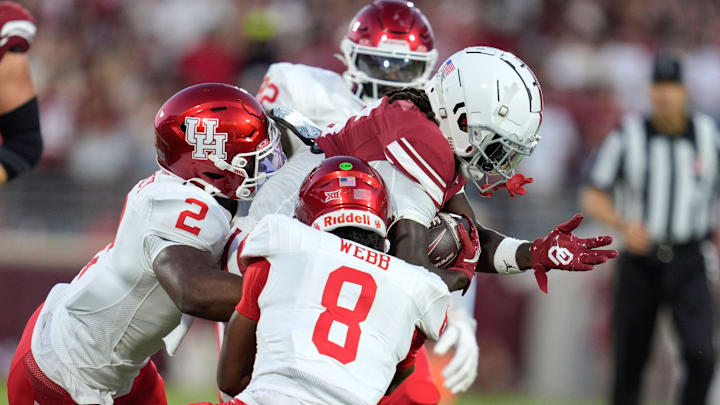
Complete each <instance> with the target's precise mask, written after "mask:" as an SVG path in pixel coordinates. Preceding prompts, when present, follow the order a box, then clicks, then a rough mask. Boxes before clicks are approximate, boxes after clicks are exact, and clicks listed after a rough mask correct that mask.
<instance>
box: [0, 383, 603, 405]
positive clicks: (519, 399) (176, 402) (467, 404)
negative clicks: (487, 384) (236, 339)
mask: <svg viewBox="0 0 720 405" xmlns="http://www.w3.org/2000/svg"><path fill="white" fill-rule="evenodd" d="M167 394H168V404H170V405H185V404H188V403H191V402H197V401H208V400H216V399H217V397H216V396H215V395H216V394H215V391H214V390H212V389H208V390H206V391H200V392H186V391H182V390H180V389H179V388H178V387H176V386H168V387H167ZM456 404H457V405H476V404H480V405H600V404H602V402H600V401H578V400H573V401H554V400H545V399H533V398H529V397H523V396H514V395H499V396H487V395H480V394H468V395H465V396H463V398H462V399H460V400H459V401H458V402H457V403H456ZM0 405H8V402H7V389H6V385H5V382H4V381H3V382H2V384H0Z"/></svg>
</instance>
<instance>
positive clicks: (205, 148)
mask: <svg viewBox="0 0 720 405" xmlns="http://www.w3.org/2000/svg"><path fill="white" fill-rule="evenodd" d="M200 124H202V127H204V128H205V130H204V131H198V126H200ZM219 124H220V120H219V119H218V118H196V117H185V140H186V141H187V143H189V144H190V145H192V146H193V147H194V149H193V153H192V157H193V159H200V160H207V158H208V156H210V154H213V155H215V156H217V158H218V159H221V160H225V159H227V153H226V152H225V142H227V137H228V134H227V133H226V132H215V129H216V128H217V127H218V125H219Z"/></svg>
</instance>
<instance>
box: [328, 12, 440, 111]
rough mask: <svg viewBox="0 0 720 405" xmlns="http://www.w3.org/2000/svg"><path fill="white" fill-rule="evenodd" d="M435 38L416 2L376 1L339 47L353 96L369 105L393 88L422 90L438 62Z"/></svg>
mask: <svg viewBox="0 0 720 405" xmlns="http://www.w3.org/2000/svg"><path fill="white" fill-rule="evenodd" d="M434 45H435V36H434V35H433V32H432V28H431V27H430V23H429V22H428V20H427V18H425V15H424V14H423V13H422V12H421V11H420V10H418V9H417V8H416V7H415V5H414V4H413V3H412V2H409V1H400V0H376V1H375V2H374V3H372V4H370V5H367V6H365V7H363V8H362V9H361V10H360V11H359V12H358V13H357V14H356V15H355V17H354V18H353V19H352V21H351V22H350V28H349V31H348V35H347V37H346V38H344V39H343V40H342V42H341V43H340V49H341V50H342V52H343V56H344V61H345V64H346V65H347V70H346V71H345V73H343V77H344V78H345V80H346V81H348V82H349V83H350V85H351V86H353V91H354V92H355V94H356V95H357V96H359V97H362V98H364V99H366V100H374V99H377V98H379V97H382V95H383V94H384V93H386V92H387V91H389V90H392V89H393V88H400V87H417V88H422V87H423V86H424V85H425V83H426V82H427V81H428V79H429V78H430V75H431V74H432V72H433V68H434V67H435V62H437V57H438V53H437V50H436V49H435V46H434Z"/></svg>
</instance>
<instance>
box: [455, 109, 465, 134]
mask: <svg viewBox="0 0 720 405" xmlns="http://www.w3.org/2000/svg"><path fill="white" fill-rule="evenodd" d="M457 124H458V127H459V128H460V130H461V131H463V132H465V133H467V131H468V126H467V114H465V113H462V114H460V116H459V117H458V119H457Z"/></svg>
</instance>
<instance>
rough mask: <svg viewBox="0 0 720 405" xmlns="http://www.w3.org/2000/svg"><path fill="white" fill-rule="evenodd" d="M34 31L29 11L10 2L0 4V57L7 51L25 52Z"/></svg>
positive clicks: (33, 20)
mask: <svg viewBox="0 0 720 405" xmlns="http://www.w3.org/2000/svg"><path fill="white" fill-rule="evenodd" d="M35 30H36V28H35V19H34V18H33V16H32V15H31V14H30V12H29V11H27V10H26V9H24V8H23V7H22V6H20V5H19V4H16V3H14V2H11V1H2V2H0V57H2V55H4V54H5V52H7V51H14V52H25V51H27V50H28V49H29V48H30V43H31V42H32V39H33V37H34V36H35Z"/></svg>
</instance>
